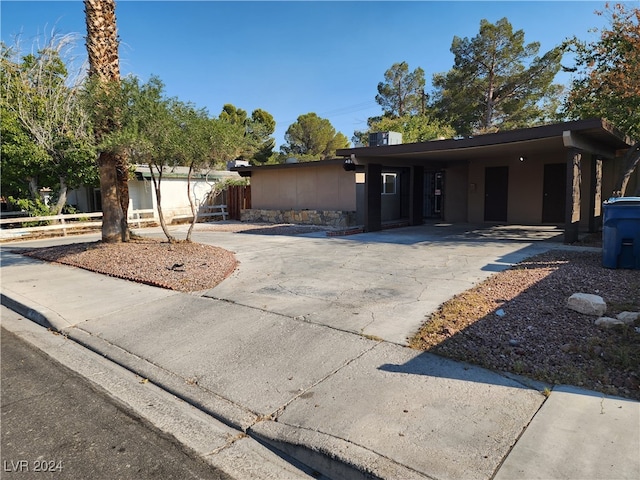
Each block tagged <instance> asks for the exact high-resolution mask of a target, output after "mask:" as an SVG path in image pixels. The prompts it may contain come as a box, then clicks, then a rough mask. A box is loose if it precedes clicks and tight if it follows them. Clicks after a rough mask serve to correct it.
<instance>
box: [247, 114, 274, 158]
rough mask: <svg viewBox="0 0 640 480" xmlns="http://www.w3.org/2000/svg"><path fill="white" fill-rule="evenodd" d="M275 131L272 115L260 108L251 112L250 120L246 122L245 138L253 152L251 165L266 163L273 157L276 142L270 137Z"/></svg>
mask: <svg viewBox="0 0 640 480" xmlns="http://www.w3.org/2000/svg"><path fill="white" fill-rule="evenodd" d="M275 130H276V121H275V120H274V118H273V115H271V114H270V113H269V112H267V111H266V110H262V109H260V108H258V109H256V110H254V111H253V112H251V118H250V119H248V120H247V138H248V141H249V145H250V148H251V150H252V151H253V155H252V156H251V161H252V163H254V164H255V163H266V162H268V161H269V159H270V158H271V157H272V156H273V149H274V148H275V146H276V140H275V138H273V137H272V135H273V132H275Z"/></svg>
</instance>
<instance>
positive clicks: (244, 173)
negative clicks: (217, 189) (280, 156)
mask: <svg viewBox="0 0 640 480" xmlns="http://www.w3.org/2000/svg"><path fill="white" fill-rule="evenodd" d="M343 163H344V160H343V159H342V158H330V159H328V160H314V161H310V162H294V163H275V164H272V165H252V166H249V167H233V168H232V169H231V171H232V172H238V173H239V174H240V176H241V177H251V174H252V173H253V172H255V171H256V170H259V171H261V172H265V171H269V170H285V169H292V168H318V167H325V166H334V165H338V166H342V164H343Z"/></svg>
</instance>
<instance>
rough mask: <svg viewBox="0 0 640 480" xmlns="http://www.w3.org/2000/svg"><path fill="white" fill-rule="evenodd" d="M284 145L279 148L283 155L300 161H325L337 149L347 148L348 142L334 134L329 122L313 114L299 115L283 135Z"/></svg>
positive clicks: (338, 134) (345, 138) (341, 136)
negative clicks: (292, 156) (291, 156)
mask: <svg viewBox="0 0 640 480" xmlns="http://www.w3.org/2000/svg"><path fill="white" fill-rule="evenodd" d="M284 138H285V141H286V142H287V144H286V145H283V146H281V147H280V149H281V150H282V152H283V154H285V155H294V156H295V157H296V158H298V159H299V160H302V161H310V160H318V159H326V158H330V157H332V156H334V155H335V153H336V150H337V149H339V148H348V147H349V140H348V139H347V137H345V136H344V135H343V134H342V133H340V132H338V133H336V130H335V128H333V126H332V125H331V122H329V120H327V119H325V118H320V117H319V116H318V115H316V114H315V113H307V114H304V115H300V116H299V117H298V119H297V121H296V122H295V123H293V124H291V125H290V126H289V128H288V129H287V131H286V133H285V136H284Z"/></svg>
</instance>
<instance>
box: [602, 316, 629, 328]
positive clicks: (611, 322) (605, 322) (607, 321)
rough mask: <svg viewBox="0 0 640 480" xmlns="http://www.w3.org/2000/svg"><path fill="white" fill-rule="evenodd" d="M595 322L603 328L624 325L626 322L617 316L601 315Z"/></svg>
mask: <svg viewBox="0 0 640 480" xmlns="http://www.w3.org/2000/svg"><path fill="white" fill-rule="evenodd" d="M595 323H596V325H597V326H599V327H602V328H611V327H614V326H616V325H624V322H623V321H622V320H618V319H617V318H611V317H600V318H599V319H597V320H596V322H595Z"/></svg>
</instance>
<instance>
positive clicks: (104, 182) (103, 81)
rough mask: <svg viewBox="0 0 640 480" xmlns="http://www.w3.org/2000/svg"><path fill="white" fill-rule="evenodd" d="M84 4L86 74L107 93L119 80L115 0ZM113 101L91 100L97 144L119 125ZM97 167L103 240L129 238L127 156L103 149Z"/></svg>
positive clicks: (91, 0)
mask: <svg viewBox="0 0 640 480" xmlns="http://www.w3.org/2000/svg"><path fill="white" fill-rule="evenodd" d="M84 7H85V20H86V25H87V39H86V45H87V52H88V57H89V77H90V78H91V79H93V81H94V84H95V85H97V87H96V88H98V89H99V88H101V89H102V90H103V93H104V95H107V96H108V95H109V92H111V91H114V90H117V89H116V88H114V84H115V85H116V86H117V84H118V83H119V82H120V63H119V56H118V45H119V40H118V33H117V29H116V5H115V0H84ZM104 95H103V96H102V98H103V99H104ZM116 103H117V102H116ZM112 105H114V102H105V103H102V102H100V101H95V102H94V104H93V112H92V113H93V116H94V122H93V125H94V134H95V137H96V141H97V143H98V144H100V143H101V142H102V139H103V137H104V136H105V135H107V134H109V133H110V132H113V131H114V130H117V129H118V128H119V125H118V113H117V112H114V111H112V110H110V109H109V108H108V107H109V106H112ZM98 168H99V171H100V193H101V196H102V241H103V242H111V243H113V242H119V241H128V240H129V227H128V224H127V212H128V208H129V188H128V183H127V182H128V180H129V168H128V162H127V158H126V157H125V156H123V154H122V152H119V151H107V150H102V151H100V153H99V155H98Z"/></svg>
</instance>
